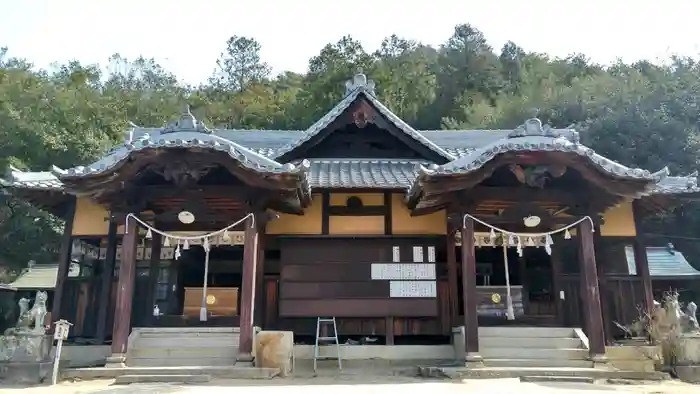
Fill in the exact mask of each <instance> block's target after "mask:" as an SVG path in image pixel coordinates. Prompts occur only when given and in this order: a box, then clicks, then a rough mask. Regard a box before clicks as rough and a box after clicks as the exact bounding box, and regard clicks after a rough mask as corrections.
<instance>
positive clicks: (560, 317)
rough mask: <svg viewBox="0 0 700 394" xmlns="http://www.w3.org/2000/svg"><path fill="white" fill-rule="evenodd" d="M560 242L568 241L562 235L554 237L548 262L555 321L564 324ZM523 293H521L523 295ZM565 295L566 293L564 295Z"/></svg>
mask: <svg viewBox="0 0 700 394" xmlns="http://www.w3.org/2000/svg"><path fill="white" fill-rule="evenodd" d="M560 242H568V241H567V240H564V239H563V237H556V238H555V239H554V245H552V257H551V259H550V262H551V264H552V291H553V293H554V299H553V300H552V301H554V308H555V310H556V314H557V316H556V319H555V320H556V322H557V323H558V324H561V325H562V326H564V325H566V322H565V320H566V318H565V316H564V300H562V299H561V292H562V290H563V289H562V286H561V268H562V267H561V264H562V260H561V252H562V250H561V245H560V244H559V243H560ZM524 296H525V295H524V294H523V297H524ZM564 296H565V297H566V295H564Z"/></svg>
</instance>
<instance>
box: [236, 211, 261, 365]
mask: <svg viewBox="0 0 700 394" xmlns="http://www.w3.org/2000/svg"><path fill="white" fill-rule="evenodd" d="M258 236H259V234H258V223H256V221H255V220H254V218H253V217H251V218H248V220H246V222H245V240H244V244H243V248H244V249H243V278H242V279H243V280H242V282H243V283H241V312H240V314H239V315H240V342H239V343H240V344H239V357H238V359H239V360H241V361H251V360H252V358H253V316H254V313H255V284H256V282H257V280H256V275H255V271H256V268H257V260H258Z"/></svg>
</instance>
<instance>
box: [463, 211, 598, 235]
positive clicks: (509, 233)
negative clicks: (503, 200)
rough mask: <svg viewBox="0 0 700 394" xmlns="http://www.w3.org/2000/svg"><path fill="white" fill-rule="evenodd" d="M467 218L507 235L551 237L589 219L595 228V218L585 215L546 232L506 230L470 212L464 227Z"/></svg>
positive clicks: (465, 217)
mask: <svg viewBox="0 0 700 394" xmlns="http://www.w3.org/2000/svg"><path fill="white" fill-rule="evenodd" d="M467 218H470V219H472V220H473V221H475V222H477V223H479V224H483V225H484V226H486V227H488V228H490V229H491V230H495V231H498V232H499V233H503V234H506V235H513V236H516V237H546V236H548V235H549V236H550V237H551V236H552V235H554V234H557V233H560V232H562V231H568V230H569V229H570V228H572V227H576V225H578V224H579V223H581V222H583V221H585V220H588V221H589V222H591V228H594V224H593V219H591V217H590V216H584V217H582V218H581V219H579V220H577V221H575V222H573V223H571V224H569V225H566V226H564V227H562V228H558V229H556V230H552V231H547V232H544V233H516V232H513V231H508V230H504V229H502V228H500V227H496V226H494V225H492V224H488V223H486V222H485V221H483V220H480V219H478V218H476V217H474V216H472V215H470V214H468V213H465V214H464V218H463V219H462V227H464V226H465V224H466V223H467ZM593 232H595V229H593Z"/></svg>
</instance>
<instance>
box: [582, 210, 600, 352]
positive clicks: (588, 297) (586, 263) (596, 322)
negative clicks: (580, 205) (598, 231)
mask: <svg viewBox="0 0 700 394" xmlns="http://www.w3.org/2000/svg"><path fill="white" fill-rule="evenodd" d="M577 235H578V239H579V242H580V244H579V247H580V249H579V251H580V262H579V264H580V267H581V297H582V301H583V302H582V304H583V313H584V321H585V323H586V324H585V326H586V331H587V332H586V335H588V342H589V346H590V347H589V355H590V359H591V361H593V362H596V361H597V362H603V361H605V359H606V357H605V332H604V330H603V311H602V308H601V304H600V289H599V287H598V269H597V267H596V259H595V247H594V243H593V226H592V224H591V222H590V221H588V220H584V221H583V222H581V224H579V226H578V234H577Z"/></svg>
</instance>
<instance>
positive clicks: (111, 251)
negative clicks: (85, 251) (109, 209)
mask: <svg viewBox="0 0 700 394" xmlns="http://www.w3.org/2000/svg"><path fill="white" fill-rule="evenodd" d="M117 227H118V225H117V222H116V221H115V220H114V219H111V218H110V221H109V231H108V233H107V250H106V251H105V260H104V262H103V264H102V279H101V283H100V298H99V301H98V305H99V306H98V308H99V309H98V311H97V333H96V335H95V336H96V339H97V343H98V344H102V343H104V342H105V337H106V332H105V331H106V330H107V318H108V313H109V312H110V311H109V304H110V301H111V295H112V278H113V277H114V265H115V262H116V259H117V242H119V239H118V237H117Z"/></svg>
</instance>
